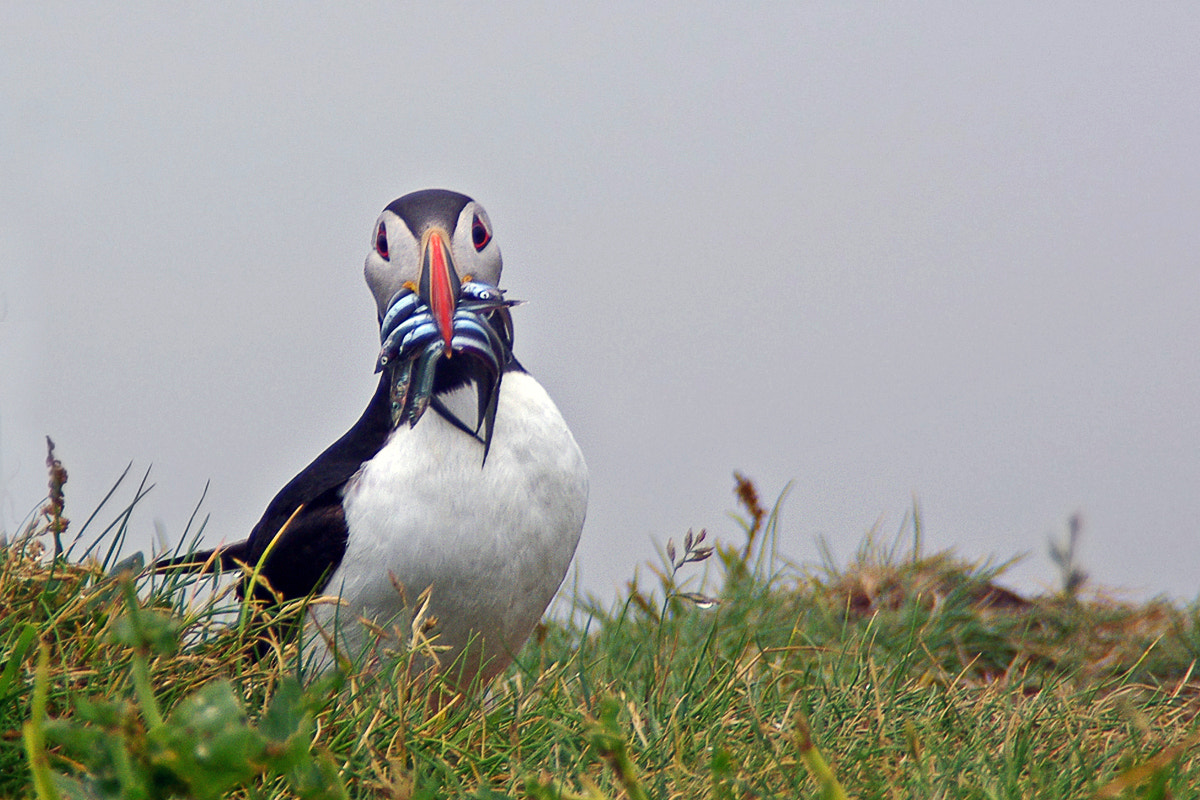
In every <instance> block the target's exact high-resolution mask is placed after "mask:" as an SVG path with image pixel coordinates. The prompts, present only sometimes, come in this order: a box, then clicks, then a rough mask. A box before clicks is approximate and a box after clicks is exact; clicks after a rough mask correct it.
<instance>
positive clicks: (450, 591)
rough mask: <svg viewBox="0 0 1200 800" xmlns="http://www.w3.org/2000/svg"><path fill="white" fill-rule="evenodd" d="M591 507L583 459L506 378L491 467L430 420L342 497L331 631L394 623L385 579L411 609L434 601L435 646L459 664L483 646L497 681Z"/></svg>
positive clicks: (522, 380) (556, 421) (393, 445)
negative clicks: (362, 623) (360, 621)
mask: <svg viewBox="0 0 1200 800" xmlns="http://www.w3.org/2000/svg"><path fill="white" fill-rule="evenodd" d="M587 493H588V477H587V467H586V465H585V464H584V461H583V456H582V454H581V453H580V451H579V447H578V445H576V443H575V440H574V438H573V437H572V436H571V433H570V431H569V430H568V429H567V426H566V423H565V422H564V421H563V419H562V416H561V415H560V414H559V412H558V409H557V408H556V407H555V405H554V403H553V401H551V400H550V398H549V396H548V395H547V394H546V392H545V390H544V389H542V387H541V386H540V385H539V384H538V383H537V381H535V380H534V379H533V378H532V377H530V376H529V375H527V374H525V373H523V372H510V373H508V374H506V375H505V376H504V380H503V383H502V384H501V389H500V397H499V401H498V407H497V412H496V420H495V428H494V434H493V439H492V445H491V451H490V452H489V454H488V457H487V461H486V464H485V463H484V462H483V445H482V444H481V443H480V442H479V441H478V440H476V439H473V438H472V437H471V436H469V435H468V434H466V433H464V432H463V431H461V430H459V429H458V428H456V427H454V426H453V425H451V424H450V423H449V422H447V421H446V420H445V419H444V418H443V417H442V416H441V415H439V414H437V413H433V412H429V413H426V414H425V415H424V416H423V417H422V418H421V420H420V421H419V422H418V423H417V424H416V425H415V426H413V427H411V428H410V427H408V426H405V425H402V426H400V427H399V428H397V429H396V430H394V431H393V432H392V433H391V435H390V436H389V438H388V440H387V443H386V444H385V445H384V447H383V449H382V450H380V451H379V453H378V454H376V456H375V457H374V458H373V459H371V460H370V461H368V462H366V463H365V464H363V466H362V468H361V469H360V470H359V471H358V472H357V473H356V474H355V475H354V477H353V478H351V479H350V481H349V482H348V483H347V484H346V487H345V490H344V494H343V498H342V505H343V508H344V511H345V519H346V527H347V530H348V534H347V543H346V551H345V554H344V556H343V558H342V561H341V564H340V565H339V566H338V568H337V570H336V571H335V572H334V573H333V575H332V576H331V577H330V580H329V582H328V583H327V584H326V586H325V589H324V593H325V594H328V595H340V596H341V598H342V600H343V601H344V605H343V607H342V608H341V610H340V611H339V612H337V613H338V620H339V623H338V624H339V628H340V629H344V628H347V625H346V621H347V620H355V619H357V618H358V617H359V616H366V617H368V618H373V619H375V620H377V621H380V622H386V621H387V620H389V619H391V618H392V617H394V616H395V615H396V614H397V613H399V611H400V610H401V608H402V605H401V597H400V595H399V594H398V592H397V591H396V589H395V586H394V585H393V583H392V579H391V576H392V575H394V576H395V578H396V580H398V581H399V582H400V584H401V585H402V586H403V587H404V589H405V594H406V596H407V597H408V598H410V599H415V598H416V597H417V595H418V594H419V593H420V592H421V591H423V590H424V589H425V588H427V587H432V596H431V604H430V611H431V613H432V614H433V615H434V616H436V617H437V619H438V628H437V630H438V633H439V635H440V637H441V638H440V642H441V643H442V644H448V645H451V646H452V647H454V648H455V651H454V652H456V653H457V652H459V651H461V649H462V648H463V647H464V646H465V645H466V644H467V642H468V641H469V640H470V639H471V638H472V637H473V636H476V635H478V636H480V637H482V638H483V641H484V644H485V652H484V653H483V655H484V657H485V658H486V659H487V660H489V661H490V662H492V663H498V665H499V666H498V668H496V669H493V668H490V667H489V668H487V669H486V670H485V671H486V672H487V673H491V674H494V673H495V672H496V671H498V670H499V669H502V668H503V666H504V664H507V663H508V661H509V660H510V658H511V655H512V654H513V653H515V651H516V650H517V649H518V648H519V647H520V646H521V644H522V643H523V642H524V641H525V639H526V638H527V637H528V635H529V632H530V631H531V630H532V628H533V626H534V624H536V622H537V620H538V619H539V618H540V617H541V615H542V612H543V611H545V608H546V606H547V605H548V604H549V602H550V600H551V599H552V598H553V596H554V593H555V592H556V591H557V590H558V587H559V584H560V583H561V582H562V579H563V577H564V575H565V574H566V571H567V568H568V566H569V564H570V561H571V557H572V556H573V554H574V552H575V546H576V544H577V543H578V540H579V533H580V530H581V529H582V527H583V519H584V513H585V510H586V507H587ZM330 608H331V607H330V606H324V607H319V608H318V619H319V620H321V617H322V616H323V617H324V622H328V621H329V619H330V618H331V617H332V612H331V611H329V610H327V609H330ZM322 609H325V610H322ZM352 627H358V626H357V625H354V626H352ZM349 630H352V628H351V629H349ZM343 638H345V639H346V641H348V642H350V643H351V646H353V642H354V641H355V640H357V639H358V638H359V637H358V635H356V634H353V633H352V632H351V633H350V635H349V636H347V637H343ZM474 655H475V654H472V657H473V658H474ZM489 676H490V675H485V678H486V677H489Z"/></svg>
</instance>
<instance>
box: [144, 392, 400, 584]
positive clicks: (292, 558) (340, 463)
mask: <svg viewBox="0 0 1200 800" xmlns="http://www.w3.org/2000/svg"><path fill="white" fill-rule="evenodd" d="M388 388H389V387H388V384H387V380H386V378H384V379H383V380H381V381H380V382H379V386H378V387H377V388H376V390H375V395H374V397H372V398H371V402H370V403H369V404H368V405H367V409H366V411H364V412H363V414H362V416H361V417H359V419H358V422H356V423H355V424H354V426H353V427H352V428H351V429H350V430H349V431H347V432H346V434H345V435H343V436H342V437H341V438H340V439H338V440H337V441H336V442H334V443H333V444H331V445H330V446H329V447H328V448H326V450H325V452H323V453H321V455H319V456H317V457H316V459H314V460H313V462H312V463H311V464H309V465H308V466H307V467H305V468H304V469H303V470H302V471H301V472H300V474H298V475H297V476H296V477H294V478H292V480H291V481H289V482H288V484H287V485H286V486H284V487H283V488H282V489H281V490H280V491H279V493H278V494H277V495H275V498H274V499H273V500H272V501H271V502H270V504H268V505H267V509H266V511H265V512H263V515H262V518H261V519H260V520H259V521H258V523H257V524H256V525H255V526H254V529H253V530H251V531H250V536H249V538H247V539H246V540H245V541H241V542H236V543H234V544H230V545H226V546H224V547H220V548H216V549H215V550H204V551H199V552H196V553H191V554H189V555H185V556H181V557H179V558H173V559H168V560H163V561H160V562H158V563H157V564H156V565H155V569H156V571H160V572H162V571H168V570H185V571H192V572H197V571H209V572H224V571H228V570H235V569H238V568H239V566H240V565H241V564H246V565H248V566H250V567H254V566H256V565H257V564H258V562H259V561H260V560H261V559H262V557H263V555H264V554H266V553H267V549H268V547H270V553H269V554H267V560H266V561H265V562H264V563H263V565H262V568H261V570H260V572H259V574H260V575H261V576H262V577H264V578H266V580H267V582H268V583H269V584H270V585H271V587H272V588H273V589H274V590H275V591H276V592H278V593H280V594H281V595H282V596H283V598H284V599H285V600H291V599H294V598H298V597H306V596H308V595H309V594H312V593H313V592H315V591H319V590H320V589H321V588H323V586H324V582H325V580H326V579H328V577H329V575H331V574H332V573H333V571H334V570H335V569H336V568H337V566H338V564H340V563H341V560H342V555H343V554H344V553H345V550H346V536H347V529H346V519H345V515H344V513H343V510H342V488H343V487H344V486H345V485H346V482H347V481H348V480H350V478H351V477H352V476H353V475H354V473H356V472H358V470H359V468H360V467H361V466H362V465H363V463H364V462H366V461H370V460H371V459H372V458H374V457H375V454H376V453H378V452H379V451H380V449H382V448H383V445H384V443H385V442H386V441H387V437H388V433H389V432H390V430H391V417H390V412H389V400H388ZM297 509H299V513H297ZM293 515H295V518H294V519H293ZM289 519H291V520H292V522H291V524H290V525H288V527H287V529H286V530H284V531H283V535H282V536H281V537H280V539H279V541H278V542H275V545H274V546H273V547H272V546H271V542H272V540H274V539H275V537H276V535H277V534H278V533H279V531H280V530H281V529H282V528H283V527H284V525H285V524H287V522H288V520H289ZM263 596H264V598H265V597H267V596H268V595H266V594H265V593H264V595H263Z"/></svg>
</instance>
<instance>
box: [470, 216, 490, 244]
mask: <svg viewBox="0 0 1200 800" xmlns="http://www.w3.org/2000/svg"><path fill="white" fill-rule="evenodd" d="M491 240H492V232H491V231H489V230H488V229H487V226H486V225H484V224H483V220H481V219H480V218H479V215H478V214H476V215H475V218H474V219H473V220H471V243H472V244H474V245H475V251H476V252H478V251H480V250H482V249H483V248H485V247H487V243H488V242H490V241H491Z"/></svg>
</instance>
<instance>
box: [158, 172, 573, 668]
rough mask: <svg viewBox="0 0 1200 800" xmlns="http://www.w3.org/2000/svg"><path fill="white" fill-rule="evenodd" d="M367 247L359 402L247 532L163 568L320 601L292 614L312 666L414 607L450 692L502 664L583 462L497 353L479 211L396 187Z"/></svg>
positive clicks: (542, 580)
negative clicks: (364, 366)
mask: <svg viewBox="0 0 1200 800" xmlns="http://www.w3.org/2000/svg"><path fill="white" fill-rule="evenodd" d="M370 242H371V244H370V250H369V251H368V253H367V259H366V264H365V269H364V274H365V277H366V282H367V286H368V287H369V288H370V290H371V294H372V295H373V297H374V300H375V307H376V312H377V319H378V321H379V324H380V339H381V347H380V353H379V356H378V358H377V360H376V364H375V368H376V370H377V371H378V372H379V373H380V379H379V383H378V386H377V388H376V390H375V393H374V395H373V396H372V397H371V399H370V401H369V402H368V404H367V407H366V410H365V411H364V412H363V413H362V416H361V417H359V419H358V421H357V422H355V423H354V425H353V426H352V427H351V428H350V430H348V431H347V432H346V433H345V434H344V435H343V436H342V437H341V438H339V439H338V440H337V441H335V442H334V443H333V444H331V445H330V446H329V447H328V448H327V449H326V450H325V451H324V452H322V453H321V454H320V455H318V456H317V457H316V458H315V459H314V460H313V461H312V463H311V464H309V465H308V466H307V467H305V468H304V469H303V470H302V471H301V472H300V473H299V474H298V475H296V476H295V477H294V478H292V480H291V481H289V482H288V483H287V484H286V485H285V486H284V487H283V488H282V489H281V490H280V491H279V493H278V494H277V495H275V497H274V499H273V500H271V502H270V503H269V504H268V505H267V507H266V510H265V512H264V513H263V515H262V518H261V519H260V520H259V521H258V523H257V524H256V525H255V526H254V528H253V529H252V530H251V532H250V535H249V537H248V538H246V539H245V540H244V541H240V542H237V543H234V544H230V545H227V546H224V547H221V548H217V549H216V550H211V551H203V552H198V553H193V554H190V555H188V556H185V557H184V558H181V559H175V560H173V561H172V562H170V563H171V565H173V566H177V567H178V566H191V567H193V568H197V567H199V566H200V565H207V567H206V568H207V569H208V570H209V571H219V570H237V569H240V570H242V572H243V578H242V583H241V585H240V588H239V593H240V594H242V595H243V596H244V595H245V594H246V593H247V592H249V593H252V594H253V595H254V596H256V597H259V598H261V599H263V600H266V601H268V602H278V601H284V602H286V601H289V600H295V599H298V598H307V597H314V596H323V597H329V598H336V602H332V601H326V602H321V603H312V604H310V605H309V608H308V612H307V613H308V615H309V618H308V620H307V622H306V623H305V625H304V631H305V632H306V640H307V641H309V642H312V643H313V647H312V648H310V654H311V653H313V652H314V651H315V653H316V657H315V658H314V659H312V660H311V661H310V664H314V665H316V667H317V668H318V669H327V668H328V667H329V666H331V665H332V664H333V663H336V662H337V661H338V660H340V659H341V658H343V657H344V658H348V659H350V661H351V662H352V663H353V662H355V661H356V660H357V661H358V662H359V663H363V662H362V660H363V659H366V660H371V659H375V660H378V658H380V656H379V652H380V651H381V649H380V648H379V645H380V644H385V645H386V644H387V641H388V639H389V637H388V635H387V633H386V632H388V631H390V630H395V628H394V627H392V626H394V624H395V623H396V621H397V620H402V619H405V615H406V614H407V615H408V616H409V617H411V615H412V614H413V613H414V612H415V611H416V608H415V607H416V605H417V603H418V602H419V601H420V602H426V601H427V606H426V607H425V608H424V609H423V611H424V615H425V619H426V620H427V621H428V622H430V623H432V624H431V629H430V631H429V633H428V635H429V636H430V637H432V640H433V643H434V644H435V645H436V646H437V650H439V651H440V653H439V655H438V661H439V663H440V664H441V665H442V668H443V669H445V668H449V669H450V672H449V673H447V674H448V677H449V678H450V681H451V684H452V685H456V686H458V687H461V688H462V689H463V690H464V691H465V690H466V689H467V688H469V687H481V686H485V685H486V684H487V683H488V682H489V681H490V680H491V679H492V678H493V677H495V676H496V675H497V674H499V673H500V672H502V671H503V670H504V669H505V667H507V666H508V664H509V663H510V662H511V661H512V659H513V657H514V656H515V654H516V653H517V651H518V650H520V648H521V646H522V645H523V644H524V643H525V641H526V639H527V638H528V637H529V635H530V633H531V632H532V631H533V629H534V627H535V625H536V624H537V623H538V621H539V620H540V618H541V616H542V614H543V613H544V612H545V610H546V608H547V606H548V605H549V603H550V601H551V600H552V599H553V597H554V595H555V594H556V593H557V591H558V589H559V586H560V584H561V583H562V581H563V578H564V577H565V575H566V573H567V569H568V567H569V565H570V562H571V559H572V557H573V556H574V553H575V549H576V545H577V544H578V542H579V537H580V533H581V531H582V528H583V523H584V517H585V514H586V511H587V501H588V471H587V465H586V463H585V461H584V457H583V454H582V452H581V451H580V449H579V445H578V444H577V443H576V441H575V438H574V436H572V434H571V431H570V429H569V428H568V427H567V423H566V422H565V421H564V419H563V416H562V414H561V413H560V412H559V410H558V408H557V407H556V406H555V404H554V401H553V400H551V399H550V396H549V395H548V394H547V392H546V390H545V389H544V388H542V386H541V384H539V383H538V382H537V380H536V379H535V378H534V377H533V376H532V375H530V374H529V373H528V372H527V371H526V370H525V369H524V368H523V367H522V366H521V364H520V362H519V361H517V359H516V357H515V356H514V355H513V353H512V341H513V327H512V316H511V313H510V308H511V307H512V306H514V305H516V304H517V301H513V300H509V299H507V298H506V297H505V295H504V290H503V289H501V288H500V275H501V269H502V260H501V256H500V249H499V246H498V244H497V242H496V240H495V238H494V236H493V229H492V223H491V220H490V219H489V217H488V214H487V212H486V211H485V210H484V209H483V207H482V206H481V205H480V204H479V203H477V202H476V201H475V200H473V199H471V198H470V197H468V196H466V195H464V194H460V193H458V192H453V191H448V190H444V189H426V190H422V191H417V192H413V193H411V194H406V195H404V196H403V197H400V198H399V199H397V200H395V201H393V202H392V203H390V204H389V205H388V206H387V207H386V208H384V210H383V212H382V213H381V214H380V216H379V218H378V219H377V220H376V222H375V224H374V226H372V228H371V237H370ZM426 593H427V594H426ZM380 631H384V632H385V633H384V636H383V637H382V638H381V637H380V633H379V632H380ZM314 632H315V633H316V634H318V635H313V634H314Z"/></svg>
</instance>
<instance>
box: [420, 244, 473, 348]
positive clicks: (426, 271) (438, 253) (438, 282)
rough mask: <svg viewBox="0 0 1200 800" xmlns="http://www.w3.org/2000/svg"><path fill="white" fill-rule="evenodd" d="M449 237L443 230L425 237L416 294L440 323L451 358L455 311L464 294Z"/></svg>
mask: <svg viewBox="0 0 1200 800" xmlns="http://www.w3.org/2000/svg"><path fill="white" fill-rule="evenodd" d="M449 241H450V237H449V236H447V235H446V232H445V231H443V230H441V229H440V228H432V229H430V230H429V231H428V232H427V233H426V234H425V244H424V246H423V247H422V248H421V282H420V285H419V286H418V287H417V295H418V296H419V297H420V298H421V299H422V300H424V301H425V304H426V305H428V306H429V310H430V312H431V313H432V314H433V319H434V322H436V323H437V326H438V331H439V332H440V333H441V334H442V341H443V342H445V343H446V351H445V352H446V355H447V356H449V355H450V353H451V350H450V340H451V338H452V337H453V336H454V309H455V308H456V307H457V306H458V297H459V295H460V294H461V293H462V281H461V280H459V277H458V272H457V271H456V270H455V269H454V257H453V256H452V255H450V244H449Z"/></svg>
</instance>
